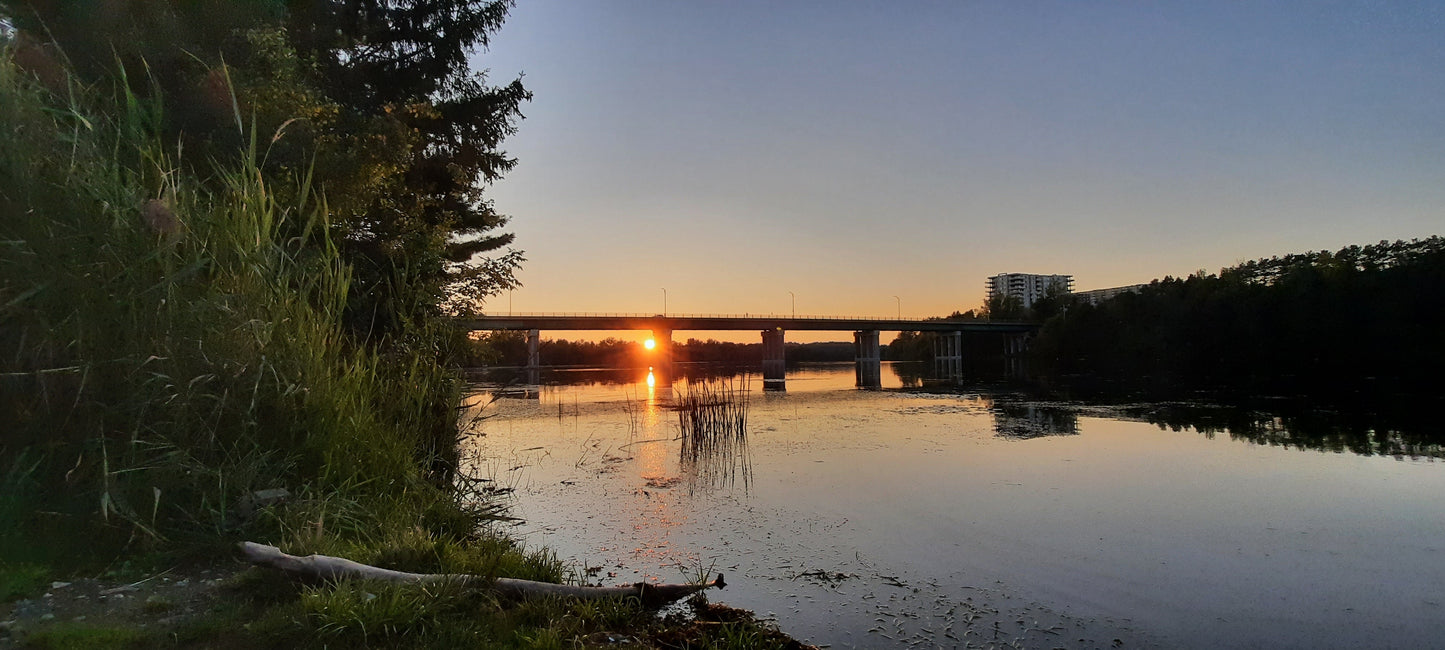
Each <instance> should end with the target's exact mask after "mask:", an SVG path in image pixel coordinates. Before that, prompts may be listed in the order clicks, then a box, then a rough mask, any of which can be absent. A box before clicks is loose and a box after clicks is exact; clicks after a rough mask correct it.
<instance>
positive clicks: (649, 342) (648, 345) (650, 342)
mask: <svg viewBox="0 0 1445 650" xmlns="http://www.w3.org/2000/svg"><path fill="white" fill-rule="evenodd" d="M642 347H644V348H647V349H649V350H651V349H653V348H655V347H657V341H654V340H652V339H647V340H646V341H643V342H642Z"/></svg>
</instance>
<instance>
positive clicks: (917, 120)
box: [473, 0, 1445, 340]
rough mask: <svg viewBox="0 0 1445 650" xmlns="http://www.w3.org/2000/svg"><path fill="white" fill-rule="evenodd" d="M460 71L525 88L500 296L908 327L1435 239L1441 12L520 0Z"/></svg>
mask: <svg viewBox="0 0 1445 650" xmlns="http://www.w3.org/2000/svg"><path fill="white" fill-rule="evenodd" d="M473 64H474V67H476V68H478V69H485V70H487V71H488V80H489V81H490V82H491V83H494V84H501V83H505V82H507V81H510V80H511V79H513V78H515V77H516V76H518V75H519V74H520V75H523V82H524V84H525V85H526V86H527V88H529V89H530V90H531V91H532V92H533V93H534V100H533V101H532V102H531V103H529V104H527V105H525V106H524V107H523V112H524V113H525V115H526V119H525V120H524V121H522V122H521V123H520V131H519V132H518V133H517V134H516V135H514V136H512V137H510V138H509V139H508V140H507V141H506V142H505V143H504V148H505V149H506V150H507V152H508V153H509V154H510V155H512V156H515V157H516V158H517V159H518V161H519V163H518V166H517V167H516V168H515V169H514V170H513V171H512V172H510V173H509V174H508V175H507V176H506V177H505V178H504V179H502V180H500V181H498V182H497V183H495V184H494V185H493V186H492V187H491V188H490V189H489V195H490V197H491V198H492V200H494V202H495V205H496V207H497V209H498V210H499V211H500V212H502V213H504V214H508V215H511V217H512V221H511V223H510V224H509V225H508V229H509V230H510V231H511V232H514V233H515V234H516V236H517V241H516V246H517V247H518V248H520V249H522V250H524V251H525V255H526V258H527V262H526V264H525V266H524V268H523V269H522V270H521V272H520V273H519V276H518V277H519V279H520V280H521V282H522V283H523V286H522V287H521V288H519V289H517V290H515V291H514V292H512V293H511V294H510V295H502V296H500V297H498V298H494V299H493V300H492V303H491V304H490V305H489V306H488V308H487V311H489V312H492V313H503V312H505V311H508V310H514V311H517V312H645V313H659V312H661V311H662V310H663V307H664V305H663V302H664V289H665V290H666V291H665V294H666V296H665V298H666V309H667V311H668V312H669V313H730V314H731V313H738V314H740V313H751V314H760V313H774V314H788V313H792V312H793V310H794V309H796V313H798V314H799V315H803V314H810V315H811V314H817V315H859V316H861V315H880V316H881V315H894V314H896V313H898V312H901V313H902V315H903V316H905V317H920V318H921V317H926V316H941V315H946V314H948V313H950V312H953V311H955V310H958V311H962V310H967V309H973V308H977V307H979V306H980V305H981V303H982V302H983V298H984V280H985V278H987V277H988V276H990V275H994V274H997V273H1008V272H1019V273H1046V274H1053V273H1064V274H1072V275H1073V276H1074V282H1075V288H1076V289H1077V290H1087V289H1095V288H1104V287H1112V286H1119V285H1125V284H1133V283H1141V282H1148V281H1150V280H1153V279H1155V278H1161V277H1164V276H1166V275H1174V276H1183V275H1188V274H1189V273H1193V272H1195V271H1198V270H1201V269H1203V270H1206V271H1209V272H1217V271H1218V270H1219V269H1220V268H1223V267H1226V266H1231V265H1233V264H1236V263H1238V262H1242V261H1245V260H1249V259H1255V258H1259V257H1268V256H1270V255H1277V254H1285V253H1293V252H1304V251H1308V250H1320V249H1337V248H1340V247H1342V246H1346V245H1349V244H1365V243H1374V242H1377V241H1380V240H1395V239H1410V238H1416V237H1425V236H1429V235H1433V234H1442V233H1445V3H1441V2H1420V3H1411V2H1365V1H1361V2H1348V3H1333V2H1324V1H1308V2H1228V3H1224V2H1194V1H1189V2H1151V3H1141V2H1002V1H1000V2H968V1H964V0H958V1H949V2H943V1H937V2H926V1H921V0H920V1H903V0H900V1H895V2H881V1H873V2H862V1H852V2H850V1H829V2H822V1H817V2H809V1H802V0H798V1H790V2H776V1H753V0H730V1H728V2H676V1H672V0H617V1H612V2H602V1H600V0H520V2H519V3H518V6H517V7H516V8H515V9H514V10H513V12H512V14H511V16H510V17H509V19H508V21H507V23H506V25H505V26H504V27H503V28H502V30H501V31H500V32H499V33H498V34H496V35H495V37H494V38H493V40H492V43H491V47H490V48H489V49H488V50H486V51H485V52H482V53H480V54H479V55H478V56H476V57H475V59H474V62H473ZM790 292H791V294H790ZM689 335H692V334H689ZM698 337H699V338H705V336H700V335H699V336H698ZM678 338H685V336H679V337H678ZM718 338H723V337H718ZM823 338H829V339H841V338H846V334H843V335H833V336H825V337H823ZM789 340H805V339H804V338H797V339H795V337H793V336H790V337H789Z"/></svg>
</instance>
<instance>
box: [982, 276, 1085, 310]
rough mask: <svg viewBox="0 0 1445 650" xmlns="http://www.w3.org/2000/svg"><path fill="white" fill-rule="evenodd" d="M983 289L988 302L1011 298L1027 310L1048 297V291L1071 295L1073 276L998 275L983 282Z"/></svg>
mask: <svg viewBox="0 0 1445 650" xmlns="http://www.w3.org/2000/svg"><path fill="white" fill-rule="evenodd" d="M984 288H986V289H988V297H989V299H990V300H992V299H993V297H994V296H998V295H1004V296H1013V297H1015V298H1018V299H1019V302H1020V303H1022V304H1023V306H1024V307H1025V308H1027V307H1032V306H1033V304H1034V303H1035V302H1037V301H1039V300H1040V299H1042V298H1043V297H1044V296H1046V295H1048V294H1049V290H1050V289H1053V290H1054V291H1055V292H1057V293H1063V294H1069V293H1073V291H1074V276H1072V275H1038V274H1036V273H1000V274H998V275H995V276H992V277H990V278H989V279H988V280H987V281H985V282H984Z"/></svg>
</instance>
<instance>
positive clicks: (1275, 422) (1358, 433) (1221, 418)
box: [1125, 404, 1445, 458]
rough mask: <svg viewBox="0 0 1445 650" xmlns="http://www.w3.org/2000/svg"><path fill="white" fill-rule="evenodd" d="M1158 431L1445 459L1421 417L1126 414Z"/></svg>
mask: <svg viewBox="0 0 1445 650" xmlns="http://www.w3.org/2000/svg"><path fill="white" fill-rule="evenodd" d="M1125 412H1126V413H1127V414H1128V415H1130V416H1133V417H1136V418H1139V419H1142V420H1145V421H1147V422H1149V423H1151V424H1154V425H1157V426H1158V427H1159V428H1160V429H1169V430H1172V431H1183V430H1186V429H1193V430H1195V431H1198V432H1199V433H1202V434H1204V435H1205V436H1206V437H1209V438H1213V437H1214V436H1216V435H1218V434H1221V433H1224V434H1227V435H1228V436H1229V438H1230V439H1231V440H1241V441H1246V442H1252V443H1255V444H1260V445H1271V446H1276V447H1288V448H1293V449H1310V450H1320V451H1333V452H1345V451H1349V452H1353V453H1356V454H1360V455H1362V456H1377V455H1378V456H1396V457H1410V458H1421V457H1423V458H1445V430H1442V428H1441V426H1440V424H1439V421H1438V420H1433V421H1432V420H1430V419H1427V416H1426V415H1423V414H1412V415H1409V416H1395V417H1393V418H1391V417H1385V416H1381V415H1379V414H1376V413H1364V412H1350V411H1335V410H1325V409H1318V408H1310V407H1306V406H1298V407H1286V408H1284V409H1282V410H1279V411H1277V412H1273V413H1271V412H1265V411H1260V410H1255V409H1248V408H1241V407H1228V406H1213V405H1194V404H1163V405H1149V406H1140V407H1134V408H1129V409H1125Z"/></svg>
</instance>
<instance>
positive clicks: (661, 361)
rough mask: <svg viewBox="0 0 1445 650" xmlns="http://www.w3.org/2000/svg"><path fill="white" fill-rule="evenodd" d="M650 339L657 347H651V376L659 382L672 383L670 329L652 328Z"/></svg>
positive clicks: (669, 384)
mask: <svg viewBox="0 0 1445 650" xmlns="http://www.w3.org/2000/svg"><path fill="white" fill-rule="evenodd" d="M652 341H653V342H654V343H656V344H657V347H655V348H653V349H652V355H653V360H652V369H653V378H654V379H655V380H656V381H657V383H659V384H663V385H666V386H671V385H672V330H670V329H661V328H658V329H654V330H652Z"/></svg>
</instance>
